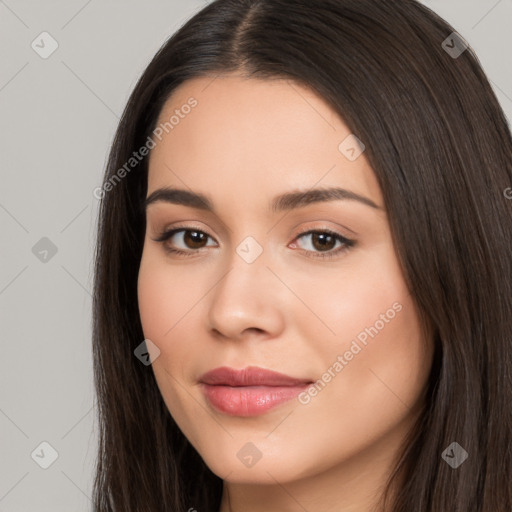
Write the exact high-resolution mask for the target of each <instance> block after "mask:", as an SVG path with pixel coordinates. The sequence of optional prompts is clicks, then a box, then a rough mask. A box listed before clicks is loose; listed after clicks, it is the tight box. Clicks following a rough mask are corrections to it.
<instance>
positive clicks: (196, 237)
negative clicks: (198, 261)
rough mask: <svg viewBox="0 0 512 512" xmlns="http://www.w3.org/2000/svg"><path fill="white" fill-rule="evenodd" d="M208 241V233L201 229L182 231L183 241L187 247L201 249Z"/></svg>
mask: <svg viewBox="0 0 512 512" xmlns="http://www.w3.org/2000/svg"><path fill="white" fill-rule="evenodd" d="M207 241H208V235H207V234H206V233H203V232H202V231H190V230H188V229H187V230H186V231H184V235H183V242H184V243H185V245H186V246H187V248H189V249H201V248H202V247H204V243H205V242H207Z"/></svg>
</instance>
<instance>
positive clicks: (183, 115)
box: [148, 74, 380, 202]
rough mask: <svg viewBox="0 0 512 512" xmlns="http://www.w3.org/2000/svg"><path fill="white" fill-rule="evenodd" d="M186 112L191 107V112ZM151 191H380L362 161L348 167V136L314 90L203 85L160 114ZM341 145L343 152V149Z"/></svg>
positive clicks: (246, 82) (207, 80)
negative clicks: (325, 188) (165, 188)
mask: <svg viewBox="0 0 512 512" xmlns="http://www.w3.org/2000/svg"><path fill="white" fill-rule="evenodd" d="M190 105H194V106H193V107H191V106H190ZM157 127H162V128H163V129H161V140H158V139H155V142H156V147H155V148H154V149H153V150H152V151H151V155H150V164H149V176H148V191H149V192H150V191H151V190H154V189H156V188H158V187H162V186H166V185H171V184H173V185H179V186H181V187H183V185H185V186H189V187H191V188H194V189H196V190H197V189H198V188H200V189H201V190H203V191H215V190H219V189H220V188H223V189H224V190H226V189H227V190H229V191H230V192H231V193H236V191H237V190H238V191H239V192H240V193H243V195H244V196H245V195H246V193H247V191H248V188H251V189H252V191H253V192H256V190H258V191H259V192H263V191H265V190H266V191H268V192H269V193H272V195H273V193H274V192H275V191H276V189H277V190H279V191H281V190H282V191H285V190H289V189H290V185H293V186H294V187H296V188H310V187H313V186H314V185H315V184H318V185H320V186H331V185H337V186H345V187H347V188H351V189H352V190H354V192H358V193H363V194H366V195H371V196H373V199H374V200H375V202H380V191H379V187H378V185H377V182H376V179H375V176H374V174H373V171H372V170H371V168H370V167H369V165H368V163H367V161H366V158H365V156H364V153H362V154H361V156H359V157H358V158H357V159H355V160H350V159H348V158H347V154H346V153H345V152H344V151H345V150H346V148H345V146H346V144H344V142H345V141H347V140H348V141H349V143H350V141H351V140H352V139H351V137H352V136H353V135H352V134H351V132H350V130H349V129H348V127H347V126H346V125H345V123H344V122H343V120H342V119H341V118H340V117H339V116H338V115H337V113H336V112H335V111H334V110H333V109H331V108H330V106H329V105H328V104H327V103H326V102H325V101H324V100H323V99H322V98H321V97H319V96H318V95H317V94H315V93H314V92H313V91H312V90H310V89H308V88H306V87H304V86H302V85H299V84H297V83H296V82H292V81H289V80H283V79H272V80H261V79H254V78H250V79H247V78H243V77H241V76H239V75H235V74H232V75H224V76H218V77H200V78H195V79H192V80H189V81H187V82H185V83H183V84H181V85H180V87H178V88H177V89H176V90H175V91H174V92H173V94H172V95H171V97H170V98H169V99H168V100H167V102H166V103H165V105H164V107H163V108H162V111H161V112H160V115H159V118H158V122H157ZM340 145H341V146H340Z"/></svg>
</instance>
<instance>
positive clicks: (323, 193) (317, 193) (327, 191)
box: [144, 187, 382, 213]
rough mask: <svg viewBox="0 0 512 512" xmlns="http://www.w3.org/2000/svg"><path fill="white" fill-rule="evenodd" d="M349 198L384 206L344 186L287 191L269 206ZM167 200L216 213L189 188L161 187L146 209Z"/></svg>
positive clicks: (285, 207)
mask: <svg viewBox="0 0 512 512" xmlns="http://www.w3.org/2000/svg"><path fill="white" fill-rule="evenodd" d="M339 200H349V201H358V202H359V203H362V204H364V205H366V206H370V207H371V208H374V209H377V210H381V209H382V208H381V207H380V206H378V205H377V204H375V203H374V202H373V201H372V200H371V199H368V198H367V197H364V196H361V195H359V194H356V193H355V192H351V191H350V190H346V189H344V188H338V187H334V188H316V189H310V190H299V191H294V192H286V193H284V194H281V195H279V196H276V197H275V198H274V199H273V200H272V201H271V203H270V205H269V208H270V210H271V211H272V212H274V213H277V212H282V211H288V210H293V209H296V208H303V207H305V206H309V205H310V204H313V203H321V202H327V201H339ZM157 202H165V203H171V204H179V205H183V206H189V207H191V208H197V209H199V210H205V211H209V212H212V213H215V208H214V207H213V202H212V200H211V199H210V198H209V197H208V196H206V195H205V194H201V193H198V192H191V191H189V190H184V189H178V188H171V187H164V188H159V189H157V190H155V191H154V192H152V193H151V194H150V195H149V196H148V197H147V198H146V200H145V201H144V209H147V208H148V206H149V205H151V204H154V203H157Z"/></svg>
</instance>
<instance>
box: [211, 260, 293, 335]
mask: <svg viewBox="0 0 512 512" xmlns="http://www.w3.org/2000/svg"><path fill="white" fill-rule="evenodd" d="M268 263H270V262H269V261H268V259H267V258H266V257H265V252H263V253H262V254H261V255H260V256H259V257H258V258H256V260H255V261H252V262H251V263H248V262H247V261H245V260H244V259H243V258H242V257H240V256H239V254H238V253H237V252H236V251H233V254H231V255H230V257H229V258H227V265H226V267H224V268H225V269H226V270H225V271H224V272H223V277H222V278H221V279H220V281H219V282H218V284H217V285H215V286H214V288H213V290H212V293H211V294H209V295H210V302H209V310H208V321H209V325H210V330H211V332H212V333H213V335H214V336H216V337H217V338H219V339H220V338H223V339H230V340H236V341H241V340H242V339H244V338H247V337H254V336H256V337H258V338H274V337H277V336H279V334H280V333H281V332H282V330H283V328H284V314H283V312H284V310H285V309H284V302H285V300H286V294H285V291H286V290H285V287H284V286H283V284H282V282H281V281H280V280H279V279H277V278H276V276H275V274H274V273H273V272H272V271H271V270H270V269H269V268H268V267H267V264H268ZM289 299H290V297H288V300H289Z"/></svg>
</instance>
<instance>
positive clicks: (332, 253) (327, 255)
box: [153, 226, 355, 260]
mask: <svg viewBox="0 0 512 512" xmlns="http://www.w3.org/2000/svg"><path fill="white" fill-rule="evenodd" d="M182 231H185V232H186V231H195V232H197V233H202V234H204V235H206V236H208V237H210V235H208V233H206V232H205V231H202V230H200V229H196V228H194V227H190V226H180V227H178V228H175V229H171V230H168V231H164V232H163V233H161V234H160V235H159V236H158V238H154V239H153V240H154V241H155V242H161V243H164V242H166V241H167V240H169V239H170V238H171V237H172V236H173V235H175V234H177V233H180V232H182ZM311 234H327V235H330V236H333V237H334V238H335V239H336V240H337V241H339V242H341V243H342V244H343V246H342V247H338V248H337V249H330V250H329V251H328V252H320V251H318V252H315V251H308V250H305V249H302V250H303V251H304V252H305V253H307V254H308V256H307V257H309V258H313V259H323V260H327V259H331V258H334V257H336V256H337V255H339V254H341V253H343V252H345V251H347V250H349V249H350V248H351V247H353V246H354V245H355V241H354V240H351V239H349V238H346V237H344V236H342V235H340V234H339V233H336V232H335V231H331V230H330V229H310V230H307V231H303V232H302V233H299V234H298V235H297V236H296V237H295V239H298V238H301V237H304V236H305V235H311ZM210 238H212V237H210ZM295 239H294V240H295ZM164 247H165V250H166V252H168V253H170V254H174V255H176V256H180V257H181V256H183V257H189V256H193V255H195V254H197V252H199V251H201V250H202V249H205V247H202V248H201V249H190V250H188V251H183V250H182V249H175V248H173V247H169V246H168V245H165V243H164ZM311 253H313V254H315V256H312V255H311Z"/></svg>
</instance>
